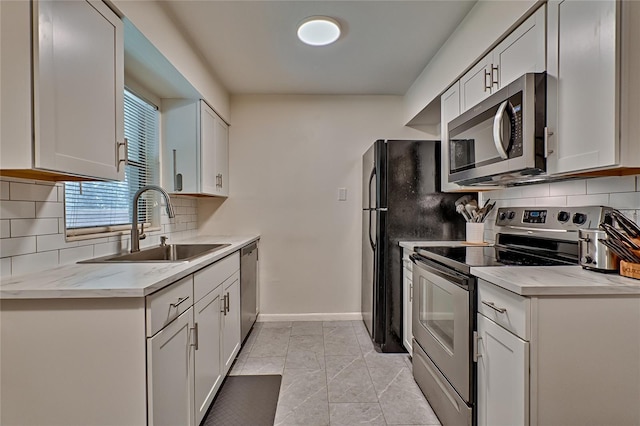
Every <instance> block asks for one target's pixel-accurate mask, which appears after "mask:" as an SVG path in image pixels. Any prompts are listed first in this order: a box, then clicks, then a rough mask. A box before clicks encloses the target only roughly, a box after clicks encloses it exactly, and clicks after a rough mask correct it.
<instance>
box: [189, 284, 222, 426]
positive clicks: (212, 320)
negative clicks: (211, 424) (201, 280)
mask: <svg viewBox="0 0 640 426" xmlns="http://www.w3.org/2000/svg"><path fill="white" fill-rule="evenodd" d="M221 289H222V287H219V290H214V291H212V292H211V293H209V294H208V295H207V296H205V297H203V298H202V300H200V301H199V302H197V303H196V304H195V305H194V311H195V312H194V315H195V324H196V326H195V328H196V330H197V345H196V347H195V412H196V413H195V417H196V424H200V422H201V421H202V419H203V417H204V415H205V414H206V413H207V410H208V409H209V405H210V404H211V401H213V398H214V397H215V395H216V392H217V391H218V388H220V384H221V383H222V378H223V376H222V368H221V366H222V364H221V362H220V329H221V324H220V317H221V310H222V303H221V296H222V294H221V292H220V290H221Z"/></svg>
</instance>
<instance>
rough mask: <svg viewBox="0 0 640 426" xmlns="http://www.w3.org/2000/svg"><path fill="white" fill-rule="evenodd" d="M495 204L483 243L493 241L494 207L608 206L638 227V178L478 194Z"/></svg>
mask: <svg viewBox="0 0 640 426" xmlns="http://www.w3.org/2000/svg"><path fill="white" fill-rule="evenodd" d="M487 198H491V201H492V202H493V201H496V209H495V210H494V213H492V214H491V217H489V218H488V219H487V222H486V225H485V239H486V240H487V241H493V240H494V233H495V230H494V227H493V222H495V215H496V213H495V212H497V208H498V207H523V206H540V207H545V206H552V207H553V206H594V205H595V206H609V207H613V208H616V209H618V210H620V211H621V212H622V213H624V214H625V215H626V216H627V217H628V218H630V219H631V220H633V221H635V222H636V223H638V224H640V176H622V177H618V176H616V177H604V178H596V179H579V180H569V181H565V182H556V183H542V184H537V185H527V186H521V187H513V188H506V189H502V190H498V191H490V192H484V193H482V196H481V199H483V200H486V199H487Z"/></svg>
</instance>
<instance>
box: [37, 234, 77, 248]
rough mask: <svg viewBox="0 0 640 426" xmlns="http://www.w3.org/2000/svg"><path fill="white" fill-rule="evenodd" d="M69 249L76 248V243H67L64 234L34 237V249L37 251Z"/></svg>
mask: <svg viewBox="0 0 640 426" xmlns="http://www.w3.org/2000/svg"><path fill="white" fill-rule="evenodd" d="M69 247H78V242H77V241H69V242H67V241H66V238H65V236H64V234H52V235H38V236H37V237H36V248H37V250H38V251H50V250H59V249H63V248H69Z"/></svg>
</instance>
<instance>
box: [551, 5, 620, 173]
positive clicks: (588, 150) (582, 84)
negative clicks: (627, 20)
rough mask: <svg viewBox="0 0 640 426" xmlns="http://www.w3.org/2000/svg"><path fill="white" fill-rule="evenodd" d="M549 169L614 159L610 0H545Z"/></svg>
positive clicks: (614, 8) (615, 107) (615, 133)
mask: <svg viewBox="0 0 640 426" xmlns="http://www.w3.org/2000/svg"><path fill="white" fill-rule="evenodd" d="M547 7H548V26H549V31H548V40H547V124H548V127H549V131H550V132H553V135H552V136H550V138H549V147H550V149H551V150H552V151H553V152H552V153H550V155H549V158H548V160H547V169H548V172H549V173H552V174H553V173H566V172H574V171H580V170H587V169H592V168H599V167H604V166H609V165H613V164H615V163H617V162H618V161H619V159H618V158H617V152H618V143H619V140H618V125H617V122H616V113H617V111H618V105H617V102H616V98H617V97H616V93H617V91H618V87H617V75H616V38H617V28H616V16H617V14H616V11H617V7H618V3H617V2H615V1H586V2H581V1H558V0H553V1H549V3H548V5H547Z"/></svg>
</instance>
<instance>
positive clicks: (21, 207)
mask: <svg viewBox="0 0 640 426" xmlns="http://www.w3.org/2000/svg"><path fill="white" fill-rule="evenodd" d="M33 217H36V203H34V202H32V201H3V202H2V203H0V218H2V219H23V218H33Z"/></svg>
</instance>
